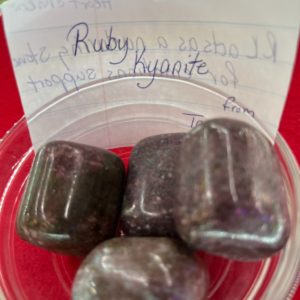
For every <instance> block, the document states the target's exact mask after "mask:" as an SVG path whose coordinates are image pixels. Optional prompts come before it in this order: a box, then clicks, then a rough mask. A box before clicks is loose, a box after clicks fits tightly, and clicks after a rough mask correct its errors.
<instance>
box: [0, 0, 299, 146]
mask: <svg viewBox="0 0 300 300" xmlns="http://www.w3.org/2000/svg"><path fill="white" fill-rule="evenodd" d="M2 10H3V16H4V24H5V29H6V34H7V41H8V45H9V49H10V53H11V58H12V62H13V67H14V70H15V74H16V78H17V83H18V88H19V91H20V95H21V99H22V104H23V107H24V111H25V114H26V116H27V117H30V116H32V115H33V114H34V113H35V112H37V111H38V110H39V109H40V108H41V107H44V106H45V105H47V103H50V102H51V101H52V100H53V99H55V98H56V97H59V96H60V95H63V94H64V93H67V92H70V91H73V90H80V87H81V86H82V85H84V84H87V83H91V82H94V81H96V80H103V79H108V78H114V77H118V76H124V75H126V74H129V75H132V76H136V75H139V74H150V76H151V78H150V79H149V81H148V82H146V83H145V82H144V81H143V84H142V85H139V84H137V85H136V84H135V85H133V86H132V88H134V89H147V88H151V86H152V85H155V83H156V78H157V76H161V75H166V76H172V77H175V78H182V79H190V80H192V81H196V82H199V83H203V84H205V85H206V86H209V87H211V88H212V89H216V90H219V91H221V92H223V93H225V94H226V95H228V97H229V99H233V101H228V102H227V104H226V105H222V106H220V107H219V109H220V111H224V110H228V111H231V112H232V110H234V109H235V108H234V106H235V101H236V102H239V103H241V104H242V106H243V108H244V109H245V111H246V112H248V113H249V112H250V113H251V114H253V117H255V118H256V119H257V120H258V121H259V122H262V123H263V125H264V126H265V127H266V128H267V129H268V131H269V132H270V133H271V134H272V135H273V136H275V135H276V132H277V129H278V125H279V122H280V118H281V114H282V110H283V107H284V103H285V99H286V95H287V91H288V87H289V82H290V77H291V72H292V69H293V64H294V59H295V52H296V47H297V39H298V32H299V18H300V14H299V11H300V2H299V1H298V0H287V1H284V2H283V1H280V0H275V1H270V0H253V1H251V2H246V3H245V2H244V1H243V2H241V1H237V0H230V1H218V0H212V1H203V0H202V1H196V0H195V1H191V0H190V1H180V0H176V1H174V0H172V1H171V0H156V1H154V0H152V1H149V0H130V1H129V0H127V1H126V0H10V1H9V2H8V3H6V4H5V5H4V6H3V8H2ZM108 101H109V99H108ZM194 113H195V114H201V111H197V112H194ZM64 118H66V119H67V118H68V114H66V115H65V116H64ZM60 121H61V120H60V119H59V118H58V119H57V120H55V122H60ZM32 126H33V127H34V126H40V124H29V129H30V132H31V138H32V140H33V143H34V144H35V141H40V140H41V138H45V137H47V135H51V132H50V131H49V128H45V130H44V131H43V134H42V135H43V136H42V137H41V136H40V135H41V133H40V132H41V130H36V128H32Z"/></svg>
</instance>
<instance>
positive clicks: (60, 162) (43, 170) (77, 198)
mask: <svg viewBox="0 0 300 300" xmlns="http://www.w3.org/2000/svg"><path fill="white" fill-rule="evenodd" d="M123 180H124V167H123V163H122V161H121V160H120V159H119V158H118V157H117V156H116V155H114V154H113V153H110V152H108V151H105V150H102V149H98V148H95V147H90V146H86V145H81V144H75V143H71V142H64V141H57V142H50V143H48V144H46V145H45V146H43V147H42V148H41V149H40V150H39V151H38V153H37V155H36V157H35V160H34V163H33V166H32V169H31V172H30V176H29V180H28V183H27V187H26V191H25V193H24V196H23V199H22V201H21V204H20V208H19V214H18V218H17V231H18V233H19V235H20V236H21V237H22V238H23V239H25V240H27V241H29V242H31V243H32V244H35V245H37V246H40V247H44V248H46V249H48V250H53V251H58V252H62V253H65V254H74V255H81V254H85V253H87V252H89V251H90V250H91V249H92V248H93V247H94V246H96V245H97V244H98V243H99V242H101V241H103V240H105V239H108V238H111V237H112V236H114V234H115V230H116V226H117V222H118V216H119V213H120V209H121V196H122V189H123Z"/></svg>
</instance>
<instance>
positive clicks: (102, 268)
mask: <svg viewBox="0 0 300 300" xmlns="http://www.w3.org/2000/svg"><path fill="white" fill-rule="evenodd" d="M207 289H208V275H207V271H206V268H205V267H204V265H203V263H202V262H201V261H199V260H197V259H196V258H195V257H194V255H193V253H192V252H191V250H189V249H188V248H186V246H185V245H183V244H182V243H181V242H179V241H177V240H174V239H169V238H160V237H156V238H155V237H123V238H115V239H112V240H109V241H106V242H104V243H102V244H100V245H99V246H97V247H96V248H95V249H94V250H93V251H92V252H91V253H90V254H89V255H88V256H87V257H86V259H85V260H84V261H83V263H82V265H81V266H80V268H79V270H78V272H77V274H76V277H75V280H74V283H73V290H72V294H73V300H96V299H101V300H175V299H176V300H202V299H205V296H206V294H207Z"/></svg>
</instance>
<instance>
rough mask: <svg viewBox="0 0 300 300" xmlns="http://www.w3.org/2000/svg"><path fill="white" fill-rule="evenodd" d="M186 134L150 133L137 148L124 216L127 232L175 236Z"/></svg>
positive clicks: (123, 224) (128, 184)
mask: <svg viewBox="0 0 300 300" xmlns="http://www.w3.org/2000/svg"><path fill="white" fill-rule="evenodd" d="M183 137H184V134H183V133H173V134H162V135H156V136H151V137H148V138H145V139H143V140H142V141H140V142H139V143H138V144H137V145H136V146H135V147H134V149H133V151H132V154H131V157H130V161H129V172H128V178H127V185H126V191H125V197H124V201H123V209H122V217H121V221H122V222H121V223H122V229H123V231H124V233H125V234H126V235H135V236H174V235H175V228H174V223H173V213H172V207H173V206H172V201H173V199H174V197H175V196H176V189H175V188H176V186H177V183H176V177H175V175H176V174H177V172H176V164H177V159H178V152H179V149H180V144H181V142H182V139H183Z"/></svg>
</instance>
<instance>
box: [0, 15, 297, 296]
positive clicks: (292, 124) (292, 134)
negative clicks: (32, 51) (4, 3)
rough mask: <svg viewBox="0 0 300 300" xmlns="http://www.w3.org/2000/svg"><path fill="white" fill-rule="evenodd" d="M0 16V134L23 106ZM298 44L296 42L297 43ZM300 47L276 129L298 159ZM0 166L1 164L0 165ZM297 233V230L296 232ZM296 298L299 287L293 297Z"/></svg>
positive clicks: (21, 113) (18, 116) (17, 117)
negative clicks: (279, 122) (278, 125)
mask: <svg viewBox="0 0 300 300" xmlns="http://www.w3.org/2000/svg"><path fill="white" fill-rule="evenodd" d="M1 21H2V20H1V18H0V90H1V96H0V138H2V137H3V135H4V134H5V133H6V131H7V130H9V129H10V128H11V127H12V126H13V124H14V123H15V122H16V121H18V120H19V119H20V118H21V117H22V115H23V110H22V106H21V102H20V97H19V93H18V90H17V86H16V81H15V78H14V74H13V70H12V65H11V62H10V58H9V53H8V48H7V44H6V41H5V37H4V29H3V24H2V22H1ZM298 46H299V45H298ZM299 101H300V47H298V55H297V60H296V64H295V68H294V73H293V79H292V82H291V86H290V89H289V94H288V99H287V103H286V106H285V110H284V113H283V118H282V121H281V124H280V129H279V130H280V132H281V134H282V135H283V136H284V138H285V139H286V141H287V142H288V144H289V145H290V147H291V149H292V150H293V152H294V154H295V156H296V157H297V159H298V162H300V102H299ZM0 169H1V166H0ZM299 234H300V233H299ZM294 299H299V300H300V288H299V289H298V291H297V293H296V295H295V298H294Z"/></svg>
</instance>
